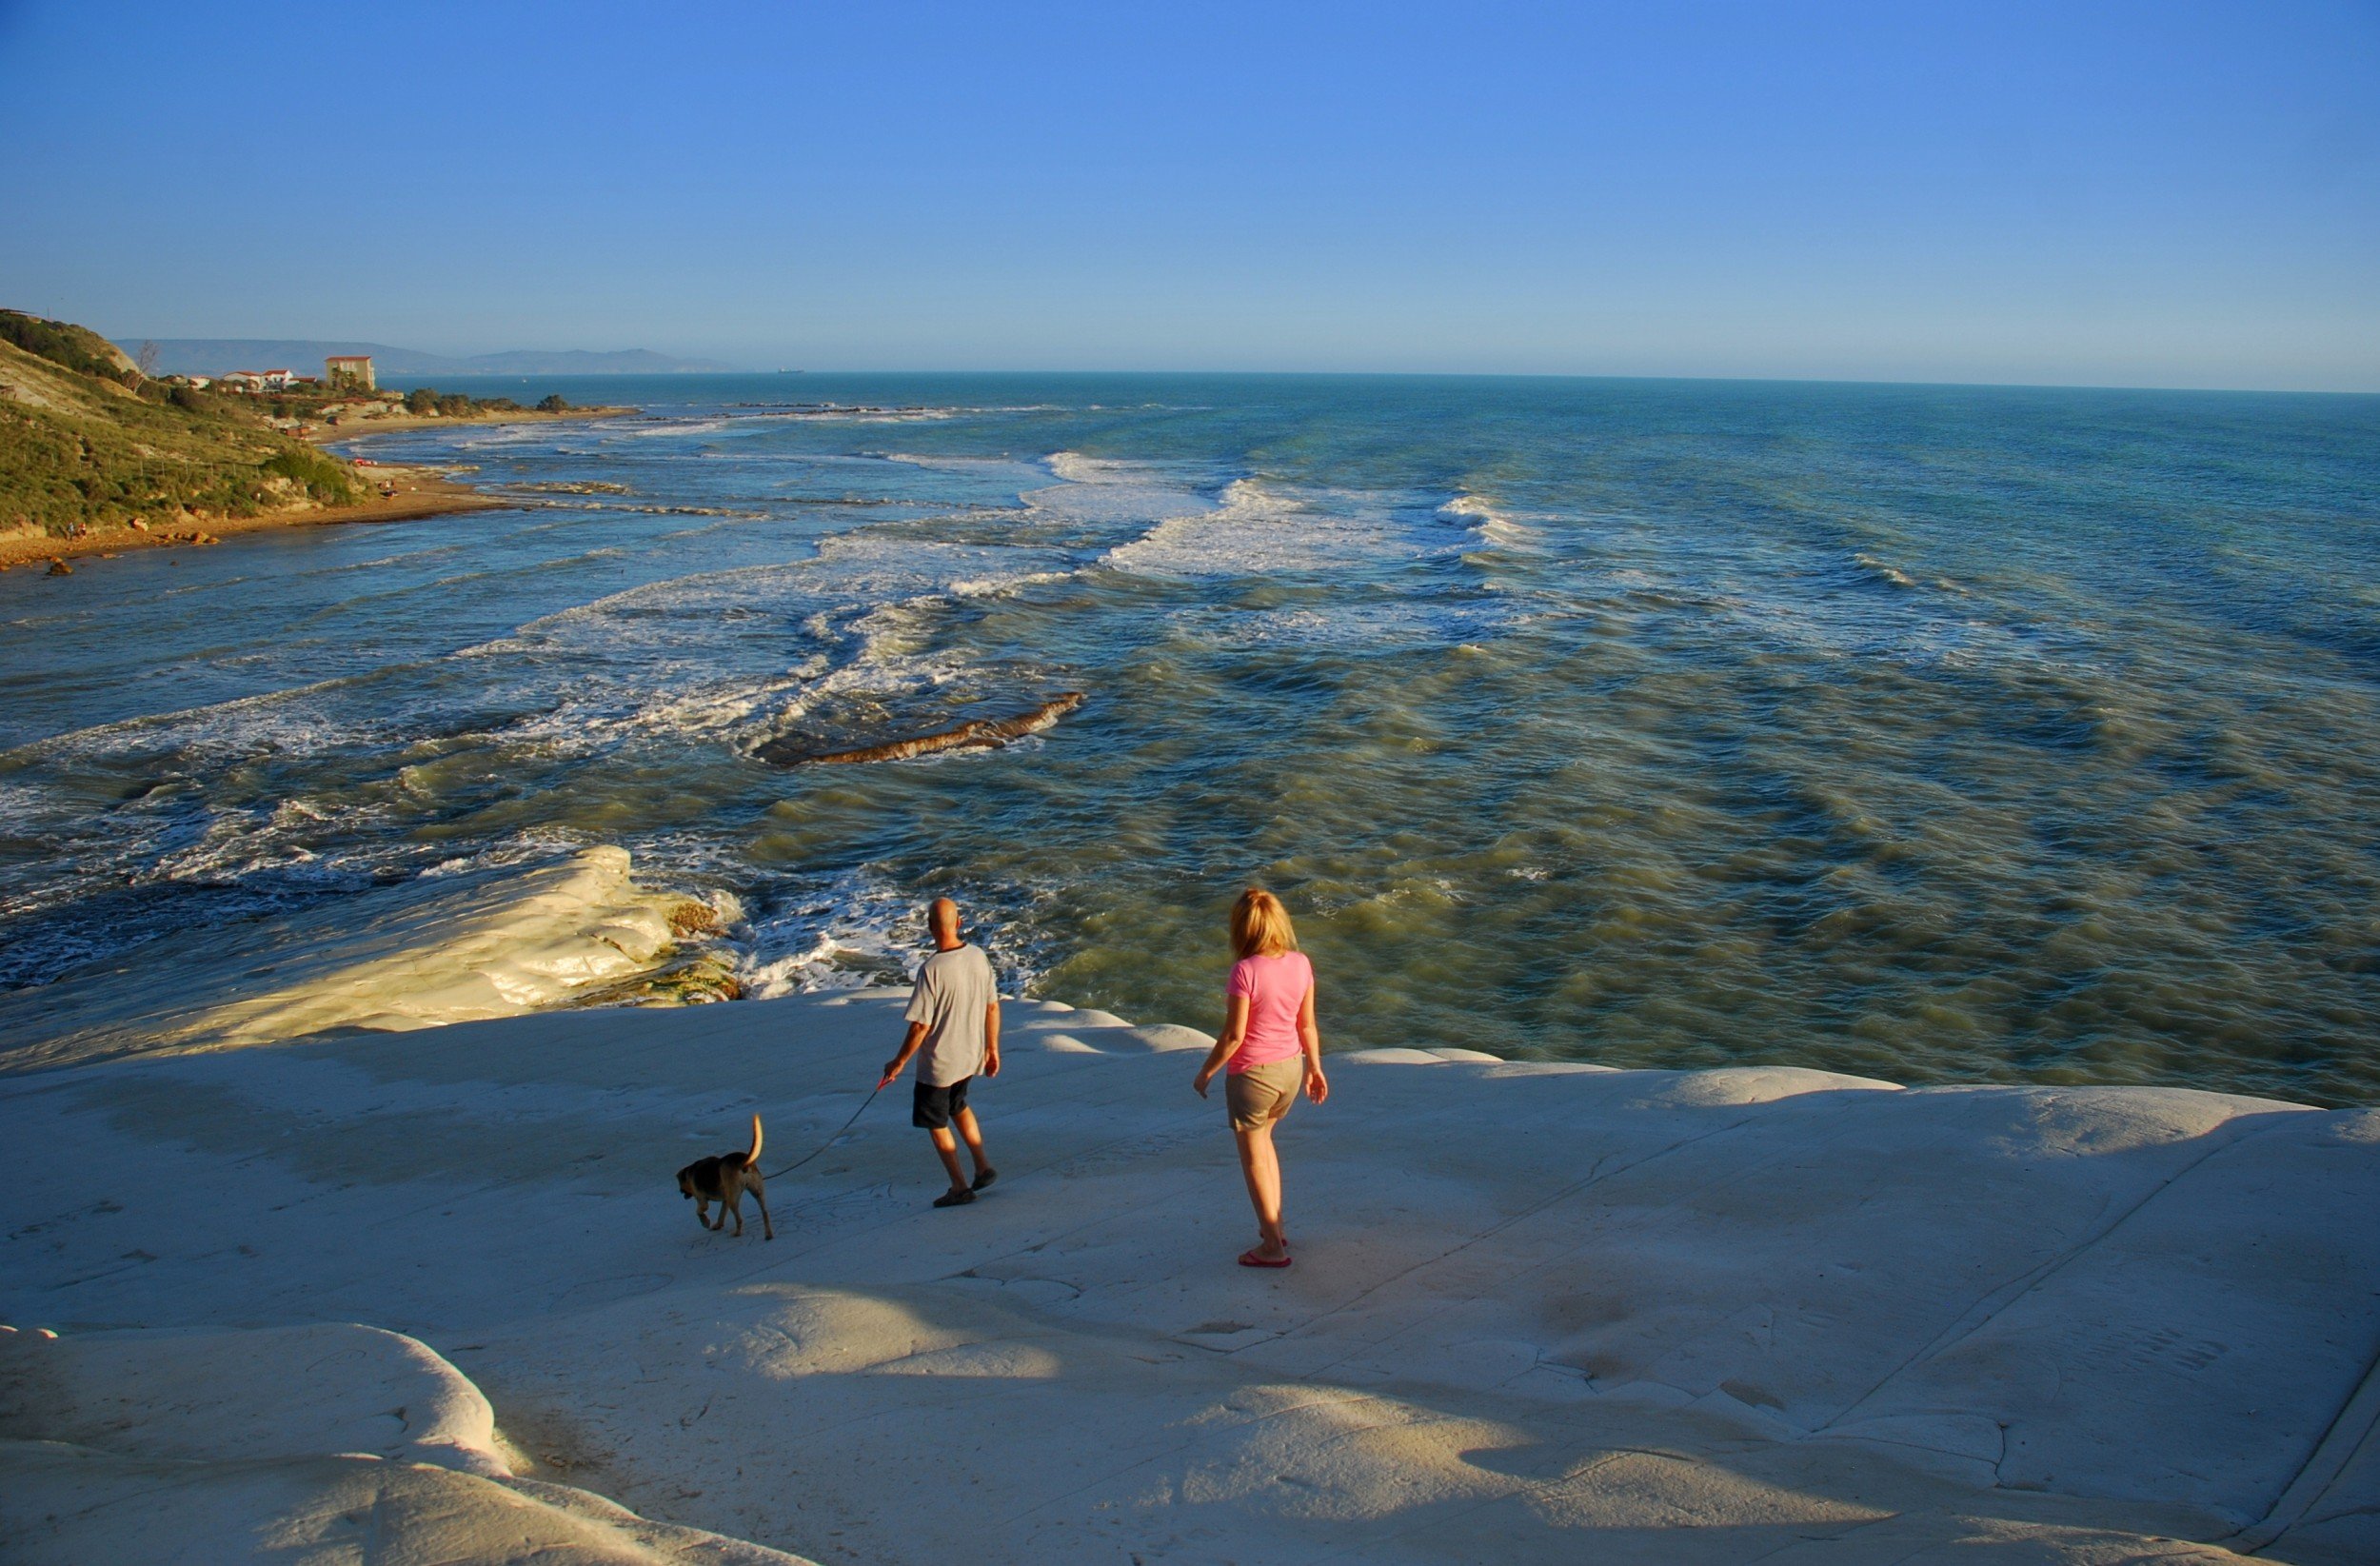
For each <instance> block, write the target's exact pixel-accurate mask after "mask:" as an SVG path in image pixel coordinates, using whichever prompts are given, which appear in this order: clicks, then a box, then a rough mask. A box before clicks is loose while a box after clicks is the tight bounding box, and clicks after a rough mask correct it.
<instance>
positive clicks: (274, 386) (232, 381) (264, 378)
mask: <svg viewBox="0 0 2380 1566" xmlns="http://www.w3.org/2000/svg"><path fill="white" fill-rule="evenodd" d="M223 379H224V382H225V384H226V385H228V386H235V387H239V388H240V389H241V390H242V391H287V390H288V389H289V388H290V387H293V386H295V385H297V382H298V372H297V371H296V370H293V369H235V370H233V371H232V372H231V373H230V374H228V375H227V376H225V377H224V378H223Z"/></svg>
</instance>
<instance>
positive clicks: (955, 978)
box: [907, 946, 1000, 1087]
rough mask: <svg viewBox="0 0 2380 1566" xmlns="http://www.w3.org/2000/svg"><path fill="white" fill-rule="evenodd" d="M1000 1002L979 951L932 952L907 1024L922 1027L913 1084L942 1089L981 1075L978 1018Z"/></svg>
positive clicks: (911, 999)
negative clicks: (921, 1041)
mask: <svg viewBox="0 0 2380 1566" xmlns="http://www.w3.org/2000/svg"><path fill="white" fill-rule="evenodd" d="M999 999H1000V987H999V985H998V984H997V983H996V982H994V981H993V979H992V961H991V959H990V958H988V957H985V956H984V955H983V952H982V948H981V947H979V946H954V947H952V948H951V949H950V950H949V951H946V952H936V953H935V954H934V955H933V956H931V957H929V958H927V959H926V960H925V966H923V967H922V968H920V969H919V970H918V985H917V988H916V989H915V990H913V991H911V992H910V995H909V1010H908V1013H907V1020H908V1021H912V1022H923V1023H924V1024H925V1046H924V1047H923V1048H922V1049H921V1050H919V1051H918V1080H919V1081H921V1082H923V1083H924V1084H925V1085H926V1086H928V1087H948V1086H949V1085H950V1084H951V1083H953V1082H960V1081H964V1080H966V1079H968V1078H969V1077H972V1076H974V1075H975V1074H976V1073H977V1072H979V1071H981V1070H982V1069H983V1014H984V1013H985V1012H986V1011H988V1010H990V1009H991V1005H992V1002H993V1001H998V1000H999Z"/></svg>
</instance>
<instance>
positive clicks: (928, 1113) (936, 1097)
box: [909, 1077, 975, 1131]
mask: <svg viewBox="0 0 2380 1566" xmlns="http://www.w3.org/2000/svg"><path fill="white" fill-rule="evenodd" d="M973 1080H975V1079H974V1078H972V1077H962V1078H960V1079H959V1080H957V1081H955V1082H953V1083H951V1084H950V1085H949V1086H948V1087H928V1086H926V1085H925V1084H924V1083H923V1082H920V1083H918V1084H917V1091H916V1092H915V1093H914V1094H913V1095H911V1097H910V1099H909V1123H910V1124H911V1125H914V1126H919V1127H921V1128H922V1129H924V1130H927V1131H940V1130H941V1129H942V1127H943V1126H946V1125H948V1124H949V1123H950V1118H951V1117H952V1116H953V1115H956V1114H957V1113H959V1111H961V1110H962V1109H964V1108H966V1107H967V1084H968V1083H969V1082H971V1081H973Z"/></svg>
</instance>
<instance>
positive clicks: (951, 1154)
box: [926, 1125, 967, 1194]
mask: <svg viewBox="0 0 2380 1566" xmlns="http://www.w3.org/2000/svg"><path fill="white" fill-rule="evenodd" d="M926 1135H928V1136H930V1137H932V1138H933V1139H934V1151H935V1152H937V1153H939V1154H941V1155H942V1167H943V1168H944V1169H945V1170H947V1171H949V1174H950V1189H951V1191H952V1192H953V1193H954V1194H955V1193H962V1192H964V1191H965V1190H966V1188H967V1178H966V1177H965V1176H964V1175H962V1174H961V1173H960V1172H959V1139H958V1138H956V1137H954V1136H952V1135H951V1134H950V1127H948V1126H946V1125H938V1126H936V1127H935V1128H934V1129H933V1130H932V1131H929V1132H927V1133H926Z"/></svg>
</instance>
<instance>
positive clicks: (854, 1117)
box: [761, 1077, 892, 1179]
mask: <svg viewBox="0 0 2380 1566" xmlns="http://www.w3.org/2000/svg"><path fill="white" fill-rule="evenodd" d="M891 1080H892V1079H891V1078H889V1077H887V1078H885V1079H884V1081H883V1082H878V1083H877V1084H876V1089H875V1092H872V1093H870V1094H869V1095H868V1096H867V1097H866V1098H864V1099H862V1100H860V1107H859V1108H857V1109H855V1110H853V1111H852V1112H851V1118H850V1119H849V1120H845V1121H843V1129H842V1130H840V1131H837V1132H836V1133H835V1134H834V1135H833V1136H831V1137H829V1138H827V1139H826V1140H824V1141H823V1142H820V1143H819V1144H818V1145H817V1146H816V1147H814V1148H812V1149H811V1150H810V1151H809V1152H807V1153H804V1154H803V1155H802V1157H800V1158H798V1159H796V1160H793V1161H792V1162H791V1163H788V1164H786V1165H785V1166H784V1167H783V1169H771V1170H769V1171H768V1172H767V1173H765V1174H764V1175H763V1176H762V1177H761V1178H762V1179H777V1178H779V1177H780V1176H783V1175H790V1174H792V1173H793V1172H794V1171H795V1170H796V1169H799V1168H801V1167H802V1166H803V1164H805V1163H807V1162H809V1161H810V1160H812V1159H814V1158H816V1157H818V1156H819V1155H820V1154H821V1153H823V1152H825V1151H826V1150H827V1149H828V1148H830V1147H832V1146H834V1145H835V1143H837V1142H839V1141H841V1140H843V1132H844V1131H848V1130H850V1129H851V1128H852V1127H853V1126H855V1125H857V1124H859V1122H860V1117H861V1116H863V1115H864V1114H866V1113H867V1106H868V1105H870V1104H872V1103H874V1102H875V1101H876V1094H877V1093H882V1092H883V1091H884V1084H885V1082H889V1081H891Z"/></svg>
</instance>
